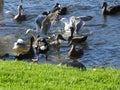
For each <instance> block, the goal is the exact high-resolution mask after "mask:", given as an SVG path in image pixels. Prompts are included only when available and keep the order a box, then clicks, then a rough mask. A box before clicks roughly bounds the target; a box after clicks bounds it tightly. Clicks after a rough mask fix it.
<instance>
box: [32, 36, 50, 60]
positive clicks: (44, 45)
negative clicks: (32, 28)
mask: <svg viewBox="0 0 120 90" xmlns="http://www.w3.org/2000/svg"><path fill="white" fill-rule="evenodd" d="M34 48H35V50H36V54H37V55H39V54H44V55H45V57H46V61H47V53H48V51H49V44H48V42H47V41H46V39H45V38H41V37H39V38H38V39H37V40H36V41H35V43H34ZM38 60H39V58H38Z"/></svg>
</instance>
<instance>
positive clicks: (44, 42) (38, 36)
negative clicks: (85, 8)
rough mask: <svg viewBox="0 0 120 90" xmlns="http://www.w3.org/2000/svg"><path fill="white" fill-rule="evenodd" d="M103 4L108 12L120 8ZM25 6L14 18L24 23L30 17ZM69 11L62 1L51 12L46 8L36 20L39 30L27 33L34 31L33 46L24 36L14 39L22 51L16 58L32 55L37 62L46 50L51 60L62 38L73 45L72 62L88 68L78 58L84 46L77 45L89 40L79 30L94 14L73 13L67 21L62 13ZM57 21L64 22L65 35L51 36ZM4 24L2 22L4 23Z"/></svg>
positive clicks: (16, 46)
mask: <svg viewBox="0 0 120 90" xmlns="http://www.w3.org/2000/svg"><path fill="white" fill-rule="evenodd" d="M102 8H103V10H102V14H103V15H104V16H106V15H113V14H116V13H118V12H120V6H119V5H118V6H112V7H109V8H107V3H106V2H104V3H103V6H102ZM22 10H24V9H23V8H22V4H20V5H19V6H18V14H17V15H16V16H14V18H13V19H14V20H16V21H17V22H20V23H21V22H22V21H24V20H26V19H27V15H26V14H23V13H22ZM67 12H68V9H67V7H63V6H62V5H61V4H59V3H56V5H55V6H54V8H53V10H51V11H49V12H43V13H42V14H41V15H39V16H38V17H37V18H36V20H35V23H36V30H33V29H28V30H26V34H29V35H31V37H30V46H29V48H26V46H27V44H26V42H25V41H24V40H22V39H18V40H17V42H15V43H14V47H13V49H14V50H16V51H18V52H20V53H18V54H17V55H15V56H14V57H15V59H18V60H23V59H30V60H32V61H33V62H38V61H39V54H43V55H45V58H46V61H47V60H48V52H49V51H50V49H51V48H54V49H55V48H57V49H56V50H58V52H59V50H60V48H61V47H62V45H61V43H62V42H61V41H64V42H65V43H66V44H67V45H68V46H70V50H69V51H68V57H69V58H70V59H71V60H73V62H72V63H71V62H70V63H69V65H71V66H75V67H79V68H82V69H83V68H85V66H84V65H83V64H82V63H80V62H79V61H78V59H79V58H81V57H82V56H83V54H84V52H83V49H82V48H77V46H78V45H80V44H81V43H83V42H85V41H86V40H87V38H88V36H87V35H79V34H78V33H79V32H80V29H81V27H82V26H84V25H85V22H87V21H90V20H92V18H93V17H92V16H80V17H77V16H71V17H70V19H69V21H68V22H67V20H66V18H64V17H62V15H66V14H67ZM8 13H10V12H8ZM59 16H61V17H62V18H60V17H59ZM54 22H62V23H64V34H65V35H64V34H62V33H59V34H56V35H51V36H49V35H48V33H49V31H50V28H51V26H52V24H53V23H54ZM0 25H1V26H2V24H0ZM26 49H27V51H26ZM50 52H51V51H50ZM7 55H8V54H7ZM2 57H3V56H2ZM34 57H36V58H34Z"/></svg>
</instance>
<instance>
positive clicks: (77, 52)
mask: <svg viewBox="0 0 120 90" xmlns="http://www.w3.org/2000/svg"><path fill="white" fill-rule="evenodd" d="M83 54H84V53H83V50H82V49H78V48H76V43H74V42H72V46H71V48H70V50H69V51H68V57H69V58H70V59H72V60H73V62H77V61H78V59H79V58H81V57H82V56H83Z"/></svg>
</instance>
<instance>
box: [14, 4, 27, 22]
mask: <svg viewBox="0 0 120 90" xmlns="http://www.w3.org/2000/svg"><path fill="white" fill-rule="evenodd" d="M21 10H23V8H22V5H19V6H18V14H17V15H16V16H15V17H14V20H16V21H17V22H22V21H24V20H26V15H25V14H22V13H21Z"/></svg>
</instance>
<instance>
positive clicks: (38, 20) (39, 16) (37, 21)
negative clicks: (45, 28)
mask: <svg viewBox="0 0 120 90" xmlns="http://www.w3.org/2000/svg"><path fill="white" fill-rule="evenodd" d="M48 14H49V13H48V12H46V11H45V12H43V13H42V14H41V15H38V17H37V18H36V19H35V23H36V30H40V29H41V25H42V22H43V20H44V19H45V18H46V17H47V15H48Z"/></svg>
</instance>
